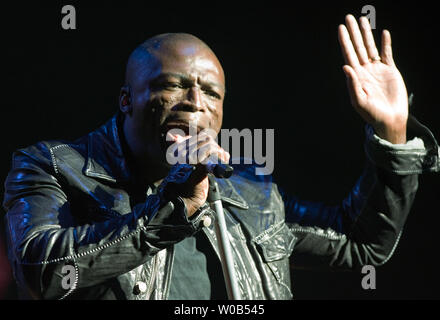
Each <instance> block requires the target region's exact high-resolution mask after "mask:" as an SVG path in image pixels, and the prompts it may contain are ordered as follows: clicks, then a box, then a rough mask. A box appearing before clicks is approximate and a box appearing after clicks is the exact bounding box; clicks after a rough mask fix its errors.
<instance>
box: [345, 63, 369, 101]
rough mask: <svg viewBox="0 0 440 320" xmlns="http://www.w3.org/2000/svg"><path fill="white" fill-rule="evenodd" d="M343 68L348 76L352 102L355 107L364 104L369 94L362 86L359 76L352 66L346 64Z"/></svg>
mask: <svg viewBox="0 0 440 320" xmlns="http://www.w3.org/2000/svg"><path fill="white" fill-rule="evenodd" d="M342 68H343V70H344V73H345V75H346V76H347V85H348V92H349V94H350V99H351V102H352V104H353V105H354V106H355V107H357V106H359V105H363V104H364V101H365V99H366V98H367V95H366V93H365V91H364V90H363V88H362V85H361V82H360V81H359V78H358V76H357V75H356V73H355V72H354V70H353V68H352V67H350V66H348V65H345V66H343V67H342Z"/></svg>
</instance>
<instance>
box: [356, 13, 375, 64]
mask: <svg viewBox="0 0 440 320" xmlns="http://www.w3.org/2000/svg"><path fill="white" fill-rule="evenodd" d="M359 22H360V25H361V31H362V36H363V38H364V43H365V47H366V48H367V53H368V57H369V58H370V59H373V60H374V59H375V58H378V57H379V52H378V51H377V47H376V43H375V42H374V37H373V32H372V31H371V26H370V22H369V21H368V19H367V18H366V17H360V19H359Z"/></svg>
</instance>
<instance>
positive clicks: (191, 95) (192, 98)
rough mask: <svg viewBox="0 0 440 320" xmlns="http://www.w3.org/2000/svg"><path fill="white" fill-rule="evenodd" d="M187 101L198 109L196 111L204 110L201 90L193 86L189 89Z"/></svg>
mask: <svg viewBox="0 0 440 320" xmlns="http://www.w3.org/2000/svg"><path fill="white" fill-rule="evenodd" d="M187 99H188V101H189V102H191V104H193V105H194V107H195V108H196V109H197V110H196V111H202V110H203V98H202V93H201V92H200V88H198V87H196V86H193V87H191V88H189V90H188V94H187Z"/></svg>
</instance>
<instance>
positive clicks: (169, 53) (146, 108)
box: [124, 42, 225, 160]
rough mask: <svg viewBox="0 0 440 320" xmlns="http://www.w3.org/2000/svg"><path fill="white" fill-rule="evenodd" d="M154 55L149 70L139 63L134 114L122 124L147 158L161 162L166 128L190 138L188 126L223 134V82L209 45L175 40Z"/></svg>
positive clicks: (133, 92) (134, 82)
mask: <svg viewBox="0 0 440 320" xmlns="http://www.w3.org/2000/svg"><path fill="white" fill-rule="evenodd" d="M153 56H154V57H153V58H151V59H147V60H148V62H145V63H148V67H143V66H142V63H141V64H140V65H139V67H137V68H136V72H135V75H134V76H132V77H131V80H130V82H131V83H130V87H131V106H132V112H131V113H130V114H127V116H126V119H125V121H126V123H125V124H124V126H125V127H126V128H128V130H129V131H130V132H131V135H132V136H133V137H135V139H136V140H137V144H138V145H140V146H142V145H143V146H144V147H145V148H146V149H145V151H144V152H145V153H146V154H147V155H148V156H149V157H153V158H156V159H157V160H163V159H164V158H163V157H164V155H165V151H166V147H167V142H166V132H167V131H168V130H170V129H172V128H179V129H182V130H184V131H185V132H186V133H187V134H188V132H189V127H188V126H189V124H190V123H195V122H196V123H197V130H198V131H201V130H203V129H205V128H210V129H213V130H214V131H215V132H217V133H218V132H219V131H220V128H221V125H222V116H223V100H224V95H225V79H224V74H223V70H222V67H221V65H220V63H219V62H218V60H217V58H216V57H215V55H214V54H213V53H212V52H211V51H210V50H209V49H207V48H205V47H201V46H197V45H193V44H185V43H182V42H177V43H175V44H167V46H166V47H162V48H161V49H159V50H157V51H155V52H154V54H153ZM159 158H160V159H159Z"/></svg>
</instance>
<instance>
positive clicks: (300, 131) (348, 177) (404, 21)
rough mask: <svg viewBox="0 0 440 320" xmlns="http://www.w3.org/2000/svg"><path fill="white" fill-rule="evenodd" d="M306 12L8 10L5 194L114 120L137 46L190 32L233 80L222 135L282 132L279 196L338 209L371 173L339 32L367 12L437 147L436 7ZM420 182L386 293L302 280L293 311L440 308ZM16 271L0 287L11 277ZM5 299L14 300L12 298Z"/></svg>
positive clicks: (432, 184) (434, 187)
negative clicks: (71, 24)
mask: <svg viewBox="0 0 440 320" xmlns="http://www.w3.org/2000/svg"><path fill="white" fill-rule="evenodd" d="M309 3H310V4H297V3H295V4H294V5H293V4H292V5H290V6H288V5H286V4H281V3H280V4H275V3H272V4H271V5H263V4H259V3H256V2H253V3H251V4H249V5H248V6H245V5H243V4H240V6H238V5H237V4H235V5H232V4H229V5H226V4H225V5H222V6H211V5H210V4H208V2H203V3H197V2H186V3H185V4H181V5H179V6H177V7H175V6H173V5H171V4H169V5H168V6H162V7H158V6H157V5H152V4H151V1H142V2H134V1H133V2H129V1H125V2H120V3H119V4H117V5H116V4H113V3H110V2H96V3H94V4H90V3H86V2H75V1H73V2H72V1H67V0H66V1H61V2H58V3H57V4H52V5H49V4H47V3H43V2H42V3H41V4H38V3H35V2H34V4H33V5H28V4H17V5H14V7H11V6H10V5H8V6H6V7H3V10H2V23H3V26H2V34H3V36H2V44H3V45H2V51H3V52H4V53H6V59H5V60H3V61H4V62H5V65H4V67H3V68H2V73H3V78H4V79H5V80H6V81H5V82H3V83H4V84H3V92H4V94H3V101H4V102H3V109H2V116H1V126H0V128H1V137H2V150H3V151H2V154H1V157H0V159H1V164H0V180H1V181H4V179H5V177H6V175H7V173H8V171H9V168H10V159H11V154H12V152H13V151H14V150H15V149H17V148H20V147H25V146H28V145H30V144H33V143H35V142H37V141H39V140H46V139H57V138H63V139H75V138H77V137H79V136H81V135H84V134H86V133H88V132H89V131H91V130H93V129H94V128H96V127H98V126H99V125H101V124H102V123H104V122H105V121H106V120H107V119H108V118H109V117H111V116H112V115H113V113H114V112H115V111H116V110H117V105H118V93H119V88H120V86H121V85H122V83H123V75H124V67H125V62H126V59H127V57H128V55H129V54H130V52H131V51H132V50H133V49H134V48H135V47H136V46H137V45H138V44H139V43H140V42H142V41H143V40H145V39H147V38H149V37H150V36H153V35H156V34H158V33H165V32H188V33H192V34H194V35H196V36H198V37H200V38H201V39H202V40H204V41H205V42H206V43H207V44H208V45H209V46H210V47H211V48H212V49H213V50H214V52H216V54H217V56H218V57H219V59H220V61H221V62H222V64H223V67H224V69H225V72H226V78H227V91H228V93H227V96H226V101H225V105H224V114H225V115H224V128H238V129H240V130H241V129H243V128H251V129H253V128H274V129H275V163H276V165H275V171H274V177H275V179H276V180H277V181H278V183H279V184H281V185H283V186H284V187H285V188H286V189H287V190H288V191H290V192H292V193H294V194H296V195H298V196H300V197H301V198H304V199H308V200H317V201H325V202H327V203H329V204H335V203H337V202H339V201H340V200H342V199H343V198H344V197H345V196H346V194H347V193H348V192H349V190H350V189H351V187H352V185H353V184H354V183H355V181H356V179H357V178H358V176H359V174H360V173H361V170H362V168H363V165H364V153H363V141H364V131H363V130H364V129H363V127H364V125H363V122H362V121H361V119H360V117H359V116H358V115H357V114H356V113H355V111H354V110H353V109H352V107H351V105H350V102H349V98H348V93H347V89H346V85H345V76H344V74H343V72H342V69H341V67H342V65H343V59H342V56H341V52H340V49H339V44H338V41H337V26H338V24H340V23H343V22H344V16H345V14H347V13H353V14H354V15H355V16H356V17H359V16H360V15H361V9H362V7H363V6H364V5H366V4H371V5H374V6H375V8H376V14H377V20H376V23H377V29H376V31H375V32H376V41H377V42H378V40H379V37H377V36H378V35H379V33H378V32H379V30H382V29H383V28H388V29H389V30H390V31H391V34H392V39H393V50H394V57H395V61H396V64H397V66H398V68H399V70H400V71H401V73H402V75H403V77H404V79H405V82H406V85H407V89H408V92H414V94H415V99H414V106H413V108H412V110H411V112H412V114H414V115H415V116H416V117H417V118H418V119H419V120H420V121H421V122H422V123H424V124H426V125H427V126H428V127H429V128H430V129H431V130H432V131H433V132H434V134H435V136H436V137H437V139H440V118H439V117H438V114H439V113H438V108H439V103H438V100H439V98H438V94H439V89H438V75H439V69H440V68H439V67H440V62H439V56H438V53H437V52H438V51H437V44H438V41H439V37H438V32H439V31H440V28H439V27H438V26H437V24H438V14H437V10H435V7H433V6H431V5H428V4H427V3H426V4H423V3H421V2H420V1H417V2H411V4H408V5H403V4H401V3H399V4H397V2H396V3H391V2H388V4H387V5H383V4H381V3H377V2H367V1H364V2H357V3H356V2H350V3H345V4H344V3H340V2H336V1H334V2H332V3H331V4H326V5H324V4H322V5H321V4H319V3H316V2H311V1H310V2H309ZM66 4H73V5H74V6H75V8H76V14H77V30H63V29H62V28H61V24H60V22H61V18H62V16H63V15H62V14H61V8H62V6H63V5H66ZM2 6H3V4H2ZM420 182H421V185H420V189H419V192H418V195H417V198H416V201H415V203H414V207H413V209H412V212H411V215H410V217H409V219H408V222H407V224H406V227H405V231H404V234H403V237H402V239H401V241H400V245H399V246H398V248H397V250H396V251H395V253H394V256H393V257H392V259H391V260H390V261H389V262H388V263H387V264H386V265H385V266H383V267H381V268H379V269H377V283H376V284H377V289H376V290H369V291H365V290H363V289H362V288H361V278H362V275H361V274H357V273H346V272H316V271H296V272H295V273H294V274H293V282H294V294H295V297H296V298H297V299H422V298H428V299H433V298H435V299H439V298H440V293H439V290H440V289H439V288H440V274H439V271H438V262H439V261H438V253H439V250H438V242H439V240H438V233H439V231H438V230H439V223H440V210H439V209H438V208H439V206H438V205H437V204H438V201H439V195H440V194H439V188H440V183H439V176H438V175H434V174H426V175H423V176H421V177H420ZM0 191H1V193H2V194H3V185H2V189H1V190H0ZM3 214H4V212H3V211H2V216H3ZM3 223H4V222H3V220H2V222H1V230H2V233H3V228H4V225H3ZM1 238H2V240H3V234H2V237H1ZM0 253H1V250H0ZM1 259H2V262H5V257H4V256H2V257H1ZM7 270H8V269H7V268H6V269H5V270H3V271H1V272H2V274H1V275H2V277H0V279H2V278H7V277H9V275H8V271H7ZM1 294H2V295H3V298H4V299H14V298H16V292H15V287H14V284H13V283H12V282H9V286H8V289H7V290H6V291H4V292H3V293H2V292H0V295H1ZM0 298H1V296H0Z"/></svg>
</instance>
